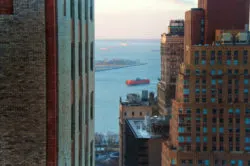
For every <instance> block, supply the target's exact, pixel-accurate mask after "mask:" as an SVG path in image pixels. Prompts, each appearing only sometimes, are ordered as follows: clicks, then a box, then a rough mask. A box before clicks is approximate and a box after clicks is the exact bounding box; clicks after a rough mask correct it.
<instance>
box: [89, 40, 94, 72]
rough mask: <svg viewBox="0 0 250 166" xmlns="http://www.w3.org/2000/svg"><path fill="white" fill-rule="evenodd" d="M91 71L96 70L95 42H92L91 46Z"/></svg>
mask: <svg viewBox="0 0 250 166" xmlns="http://www.w3.org/2000/svg"><path fill="white" fill-rule="evenodd" d="M90 69H91V71H93V70H94V42H93V41H92V42H91V44H90Z"/></svg>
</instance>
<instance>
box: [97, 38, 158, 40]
mask: <svg viewBox="0 0 250 166" xmlns="http://www.w3.org/2000/svg"><path fill="white" fill-rule="evenodd" d="M95 40H160V38H95Z"/></svg>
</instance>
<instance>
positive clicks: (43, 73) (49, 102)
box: [0, 0, 94, 166]
mask: <svg viewBox="0 0 250 166" xmlns="http://www.w3.org/2000/svg"><path fill="white" fill-rule="evenodd" d="M93 4H94V2H93V1H92V0H88V1H82V0H71V1H63V0H62V1H57V0H32V1H29V0H22V1H20V0H0V80H1V82H0V98H1V99H0V126H1V127H0V132H1V135H2V136H1V137H0V147H1V148H0V149H1V150H0V165H13V166H14V165H24V166H29V165H30V166H33V165H49V166H56V165H60V166H61V165H72V164H75V165H93V163H94V154H93V153H94V152H93V146H94V143H93V141H94V121H93V117H94V107H93V105H94V101H93V100H94V69H93V61H94V51H93V50H94V15H93Z"/></svg>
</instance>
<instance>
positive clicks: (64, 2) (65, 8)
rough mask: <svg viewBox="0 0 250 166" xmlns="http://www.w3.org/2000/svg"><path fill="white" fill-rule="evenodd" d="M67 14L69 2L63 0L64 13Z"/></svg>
mask: <svg viewBox="0 0 250 166" xmlns="http://www.w3.org/2000/svg"><path fill="white" fill-rule="evenodd" d="M66 14H67V3H66V0H64V1H63V15H64V16H66Z"/></svg>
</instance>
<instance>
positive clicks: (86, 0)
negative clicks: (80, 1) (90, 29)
mask: <svg viewBox="0 0 250 166" xmlns="http://www.w3.org/2000/svg"><path fill="white" fill-rule="evenodd" d="M88 12H89V11H88V0H85V20H88Z"/></svg>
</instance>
